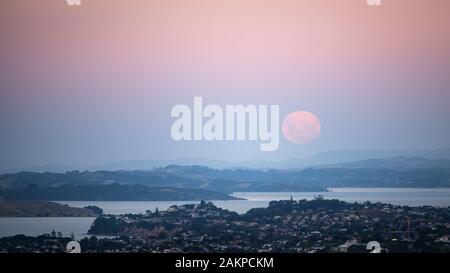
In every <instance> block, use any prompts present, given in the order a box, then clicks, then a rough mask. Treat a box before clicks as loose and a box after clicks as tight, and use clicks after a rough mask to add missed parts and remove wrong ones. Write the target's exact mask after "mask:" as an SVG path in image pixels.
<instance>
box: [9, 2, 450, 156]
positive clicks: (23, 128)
mask: <svg viewBox="0 0 450 273" xmlns="http://www.w3.org/2000/svg"><path fill="white" fill-rule="evenodd" d="M449 11H450V1H447V0H431V1H426V0H384V1H383V5H382V6H381V7H369V6H368V5H367V4H366V1H365V0H344V1H336V0H289V1H288V0H276V1H275V0H272V1H264V0H251V1H249V0H239V1H238V0H204V1H185V0H164V1H149V0H130V1H121V0H82V6H81V7H69V6H67V5H66V4H65V1H64V0H42V1H41V0H40V1H33V0H11V1H1V2H0V35H1V36H0V37H1V41H2V42H1V44H0V47H1V51H0V60H1V64H0V71H1V73H0V82H1V85H2V86H1V87H2V88H1V89H0V92H1V102H0V106H1V107H0V114H1V116H2V117H1V119H0V122H1V125H2V126H3V128H7V129H8V130H5V131H8V133H6V135H5V136H4V140H3V142H2V143H0V145H2V146H0V148H3V147H4V148H5V149H6V148H8V151H9V152H10V153H16V154H18V155H17V156H16V159H15V160H16V161H17V162H18V163H17V164H19V162H22V163H23V164H25V163H26V162H28V161H30V162H29V163H30V164H31V163H32V162H34V161H38V156H37V155H36V154H39V152H40V153H41V154H44V155H45V154H48V155H47V156H46V161H47V162H52V163H54V162H60V161H63V160H60V158H61V157H63V154H62V152H59V150H58V149H59V148H60V147H59V146H58V147H59V148H58V147H57V148H52V147H53V146H52V145H56V144H55V141H56V143H59V142H61V144H59V145H61V147H62V145H63V144H62V143H63V141H62V139H67V135H65V134H68V135H69V136H70V137H69V138H70V139H72V140H71V143H72V144H73V152H74V156H76V157H77V158H78V159H76V160H72V161H74V162H78V161H81V160H82V159H83V158H85V157H86V156H87V157H89V158H92V160H93V161H95V162H104V161H114V160H121V159H133V158H147V157H153V156H156V157H159V156H166V157H172V156H174V155H176V154H177V152H176V151H175V150H174V151H172V152H167V153H165V152H162V151H160V150H157V151H156V152H155V150H154V149H153V148H154V147H153V146H161V147H165V146H164V145H165V144H164V143H166V142H167V145H171V143H170V142H168V140H167V138H168V136H167V130H165V129H164V128H165V127H167V128H169V127H170V126H169V125H167V124H166V123H168V122H170V119H169V118H168V114H167V113H168V112H169V109H170V107H171V106H172V105H175V104H178V103H190V102H191V100H192V98H193V96H194V95H201V96H203V97H204V98H205V100H207V101H208V102H209V103H242V104H248V103H254V104H259V103H264V104H280V105H281V109H282V115H285V114H287V113H289V112H292V111H297V110H306V111H311V112H313V113H315V114H316V115H317V116H318V117H319V118H320V120H321V122H322V125H323V132H322V135H321V138H320V141H316V142H314V144H311V145H310V146H308V147H295V149H292V147H289V146H286V145H285V146H283V147H287V148H285V150H283V147H281V148H280V153H279V154H278V155H277V158H278V159H284V158H291V157H301V156H302V155H305V154H308V153H309V154H311V153H314V152H318V151H322V150H328V149H338V148H368V147H369V146H371V145H372V146H373V148H380V149H392V148H396V147H400V148H404V149H414V148H417V149H419V148H420V149H421V148H435V147H440V146H445V145H449V146H450V143H448V139H450V135H449V130H448V126H445V125H443V124H445V122H446V121H448V118H449V117H450V110H448V109H449V107H448V102H449V100H450V95H449V91H448V90H449V88H450V82H449V81H450V80H449V77H448V75H449V74H450V50H449V48H450V32H449V31H448V26H449V25H450V14H449V13H450V12H449ZM24 110H26V111H24ZM67 124H71V125H70V126H68V125H67ZM146 126H148V127H146ZM41 127H45V128H46V130H50V131H49V132H47V131H45V132H37V131H36V128H41ZM66 127H67V128H66ZM62 128H65V129H64V130H62ZM118 128H126V130H128V131H131V132H132V133H130V134H128V133H124V132H123V130H120V129H118ZM154 128H161V129H160V131H161V132H159V133H158V132H157V131H156V130H155V129H154ZM417 128H421V129H422V130H421V131H420V132H418V131H417ZM52 130H54V131H52ZM64 132H65V133H64ZM80 132H90V133H89V134H87V133H86V134H85V135H81V136H80V134H81V133H80ZM111 136H114V137H111ZM406 136H408V137H410V138H408V139H406V140H405V137H406ZM105 138H110V139H111V140H110V142H105V141H104V140H105ZM148 138H152V139H157V140H155V143H153V144H148ZM80 139H81V140H80ZM374 139H377V141H374ZM128 140H130V141H128ZM131 140H133V141H131ZM87 142H90V143H91V144H90V145H87V144H86V143H87ZM99 142H101V143H102V144H101V145H100V146H102V145H104V147H103V148H102V150H98V151H96V150H95V149H96V145H95V144H96V143H99ZM128 142H132V143H133V144H129V143H128ZM161 143H163V144H161ZM159 144H160V145H159ZM130 145H131V146H130ZM133 145H134V146H133ZM144 145H148V149H142V148H140V147H143V146H144ZM39 147H42V148H39ZM157 148H158V149H159V148H160V147H157ZM98 149H100V148H98ZM161 149H162V148H161ZM177 149H181V151H183V149H184V147H182V146H181V147H177ZM227 149H228V148H227ZM28 150H32V152H33V155H30V154H27V153H26V151H28ZM198 150H199V149H196V148H192V149H191V148H188V149H187V150H185V153H186V154H188V155H190V154H192V153H194V152H193V151H198ZM200 150H201V149H200ZM219 150H220V149H219ZM80 151H81V152H83V153H82V154H79V153H81V152H80ZM91 151H92V153H93V154H94V155H92V154H90V153H91ZM105 151H106V152H105ZM239 151H243V150H242V149H241V147H240V148H239ZM249 151H252V149H249ZM30 153H31V152H30ZM20 154H24V155H23V156H19V155H20ZM199 156H205V157H214V155H212V154H208V153H207V152H204V153H202V154H199ZM223 156H224V157H227V158H228V157H232V150H231V152H230V154H229V155H225V152H224V153H223ZM243 156H244V157H246V158H248V159H255V158H259V154H253V153H252V152H249V153H245V152H244V153H243ZM27 160H28V161H27ZM69 161H70V160H69ZM5 162H6V160H5ZM22 163H21V164H22Z"/></svg>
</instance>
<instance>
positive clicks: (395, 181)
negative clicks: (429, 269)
mask: <svg viewBox="0 0 450 273" xmlns="http://www.w3.org/2000/svg"><path fill="white" fill-rule="evenodd" d="M336 187H403V188H405V187H412V188H439V187H445V188H447V187H450V160H448V159H434V160H429V159H425V158H419V157H412V158H411V157H394V158H388V159H369V160H361V161H354V162H347V163H342V164H334V165H322V166H317V167H312V168H292V169H270V170H265V169H246V168H234V169H214V168H210V167H206V166H198V165H194V166H181V165H169V166H166V167H161V168H154V169H152V170H149V171H94V172H90V171H84V172H79V171H72V172H67V173H64V174H59V173H32V172H21V173H16V174H4V175H0V199H1V198H3V199H37V200H111V201H112V200H129V201H131V200H141V201H142V200H147V201H150V200H187V199H189V200H200V199H207V200H214V199H215V200H219V199H220V200H227V199H232V197H231V196H229V195H228V194H230V193H232V192H245V191H246V192H252V191H253V192H258V191H259V192H283V191H284V192H286V191H303V192H306V191H326V190H327V188H336ZM186 198H187V199H186Z"/></svg>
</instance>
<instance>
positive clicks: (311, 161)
mask: <svg viewBox="0 0 450 273" xmlns="http://www.w3.org/2000/svg"><path fill="white" fill-rule="evenodd" d="M394 157H414V158H415V157H417V158H423V159H428V160H437V159H450V148H445V149H438V150H428V151H427V150H425V151H401V150H399V151H379V150H365V151H351V150H340V151H328V152H322V153H318V154H316V155H314V156H312V157H311V158H303V159H302V158H297V159H290V160H285V161H268V160H251V161H242V162H227V161H221V160H213V159H205V158H185V159H174V160H153V159H143V160H127V161H121V162H116V163H111V164H105V165H99V166H68V165H58V164H55V165H42V166H30V167H23V168H9V169H2V170H0V173H2V174H5V173H18V172H22V171H27V172H52V173H65V172H68V171H73V170H79V171H85V170H87V171H117V170H151V169H153V168H161V167H165V166H168V165H200V166H207V167H210V168H215V169H233V168H247V169H289V168H306V167H315V166H322V165H332V164H342V163H348V162H353V161H362V160H369V159H388V158H394Z"/></svg>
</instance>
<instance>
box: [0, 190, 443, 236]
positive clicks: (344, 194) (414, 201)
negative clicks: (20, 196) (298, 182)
mask: <svg viewBox="0 0 450 273" xmlns="http://www.w3.org/2000/svg"><path fill="white" fill-rule="evenodd" d="M319 194H321V195H323V196H324V198H326V199H339V200H343V201H348V202H365V201H371V202H383V203H392V204H397V205H408V206H423V205H431V206H450V189H397V188H337V189H331V191H330V192H236V193H234V194H233V196H236V197H241V198H245V199H247V200H232V201H213V203H214V204H215V205H216V206H219V207H222V208H224V209H228V210H232V211H236V212H238V213H245V212H246V211H248V210H249V209H251V208H257V207H267V206H268V205H269V202H270V201H272V200H282V199H289V198H290V197H291V195H292V197H293V198H294V200H299V199H308V200H309V199H313V198H314V197H315V196H317V195H319ZM59 203H62V204H68V205H69V206H73V207H85V206H88V205H95V206H99V207H101V208H102V209H103V211H104V212H105V213H107V214H123V213H143V212H145V211H146V210H152V211H154V210H155V209H156V208H158V209H159V210H165V209H167V208H168V207H170V206H172V205H182V204H187V203H199V202H198V201H179V202H173V201H145V202H139V201H136V202H128V201H59ZM94 219H95V218H92V217H71V218H69V217H67V218H61V217H48V218H36V217H29V218H0V237H2V236H12V235H15V234H26V235H32V236H35V235H41V234H44V233H50V232H51V231H52V230H53V229H54V230H55V231H61V232H62V233H63V235H64V236H70V234H71V233H72V232H73V233H74V234H75V237H77V238H82V237H84V236H85V235H86V233H87V231H88V229H89V227H90V225H91V224H92V222H93V221H94Z"/></svg>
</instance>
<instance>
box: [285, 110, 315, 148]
mask: <svg viewBox="0 0 450 273" xmlns="http://www.w3.org/2000/svg"><path fill="white" fill-rule="evenodd" d="M281 130H282V132H283V135H284V137H285V138H286V139H287V140H289V141H290V142H292V143H295V144H307V143H310V142H312V141H314V140H315V139H316V138H318V137H319V135H320V130H321V125H320V121H319V119H318V118H317V117H316V116H315V115H314V114H313V113H310V112H306V111H297V112H292V113H290V114H289V115H287V116H286V117H285V118H284V120H283V124H282V126H281Z"/></svg>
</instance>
